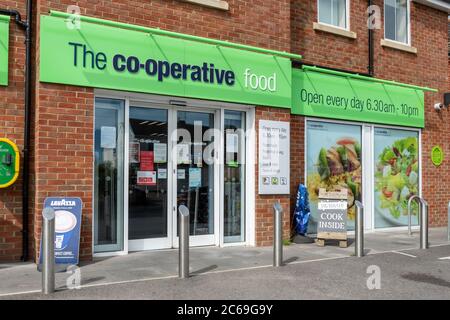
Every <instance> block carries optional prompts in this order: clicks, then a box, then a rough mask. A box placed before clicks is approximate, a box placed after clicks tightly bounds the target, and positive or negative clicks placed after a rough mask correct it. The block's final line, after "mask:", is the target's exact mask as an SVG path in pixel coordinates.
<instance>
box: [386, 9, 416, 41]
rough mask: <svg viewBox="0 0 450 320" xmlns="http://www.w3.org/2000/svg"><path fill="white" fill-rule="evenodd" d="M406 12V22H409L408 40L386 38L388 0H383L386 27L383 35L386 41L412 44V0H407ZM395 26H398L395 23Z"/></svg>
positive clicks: (407, 29)
mask: <svg viewBox="0 0 450 320" xmlns="http://www.w3.org/2000/svg"><path fill="white" fill-rule="evenodd" d="M406 14H407V15H408V17H407V19H406V24H407V26H406V27H407V28H406V32H407V33H408V36H407V37H406V40H407V41H408V42H401V41H397V40H392V39H388V38H386V0H384V1H383V29H384V32H383V33H384V34H383V36H384V40H385V41H390V42H394V43H398V44H401V45H404V46H411V0H406ZM395 27H396V28H397V25H395ZM395 31H396V32H397V30H395Z"/></svg>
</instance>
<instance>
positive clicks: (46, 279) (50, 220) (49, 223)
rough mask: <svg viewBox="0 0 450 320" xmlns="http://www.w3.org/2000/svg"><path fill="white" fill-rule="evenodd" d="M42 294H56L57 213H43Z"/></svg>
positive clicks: (51, 211) (44, 211) (45, 211)
mask: <svg viewBox="0 0 450 320" xmlns="http://www.w3.org/2000/svg"><path fill="white" fill-rule="evenodd" d="M41 255H42V293H44V294H49V293H53V292H55V211H54V210H53V209H52V208H45V209H44V210H43V211H42V253H41Z"/></svg>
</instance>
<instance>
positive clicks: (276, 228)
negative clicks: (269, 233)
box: [273, 202, 283, 267]
mask: <svg viewBox="0 0 450 320" xmlns="http://www.w3.org/2000/svg"><path fill="white" fill-rule="evenodd" d="M273 215H274V222H273V266H274V267H280V266H282V265H283V208H282V207H281V204H280V202H276V203H275V204H274V205H273Z"/></svg>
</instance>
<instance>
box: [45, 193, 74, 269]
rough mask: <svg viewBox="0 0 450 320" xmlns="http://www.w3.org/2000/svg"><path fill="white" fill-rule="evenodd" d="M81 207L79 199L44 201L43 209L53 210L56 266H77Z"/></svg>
mask: <svg viewBox="0 0 450 320" xmlns="http://www.w3.org/2000/svg"><path fill="white" fill-rule="evenodd" d="M82 206H83V203H82V201H81V199H80V198H62V197H55V198H53V197H52V198H46V199H45V202H44V208H46V207H50V208H52V209H53V210H55V263H56V264H57V265H77V264H78V258H79V249H80V230H81V210H82ZM41 239H42V238H41ZM41 252H42V241H41ZM41 264H42V256H40V257H39V265H41Z"/></svg>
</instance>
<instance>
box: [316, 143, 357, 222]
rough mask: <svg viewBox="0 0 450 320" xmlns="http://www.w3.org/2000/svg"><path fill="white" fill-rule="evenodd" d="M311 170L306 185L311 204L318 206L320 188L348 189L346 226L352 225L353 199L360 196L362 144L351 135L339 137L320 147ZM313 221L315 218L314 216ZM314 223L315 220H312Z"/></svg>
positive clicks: (332, 189) (330, 189) (331, 189)
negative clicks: (347, 223)
mask: <svg viewBox="0 0 450 320" xmlns="http://www.w3.org/2000/svg"><path fill="white" fill-rule="evenodd" d="M314 171H315V172H314V173H311V174H310V175H308V179H307V184H308V191H309V195H310V201H311V204H313V205H315V206H316V205H317V202H318V195H319V189H321V188H325V189H326V190H327V191H338V190H341V189H346V190H347V191H348V199H347V200H348V204H347V208H348V210H347V214H348V217H347V218H348V221H349V222H351V223H349V225H353V224H354V222H353V221H354V219H355V209H356V208H355V200H360V197H361V146H360V144H359V142H357V141H356V140H355V139H353V138H347V137H341V138H339V139H338V140H336V142H335V144H334V145H332V146H331V147H329V148H321V149H320V151H319V155H318V158H317V163H316V164H315V165H314ZM311 219H312V220H313V221H315V220H317V218H315V217H314V216H312V217H311ZM315 222H317V221H315Z"/></svg>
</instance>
